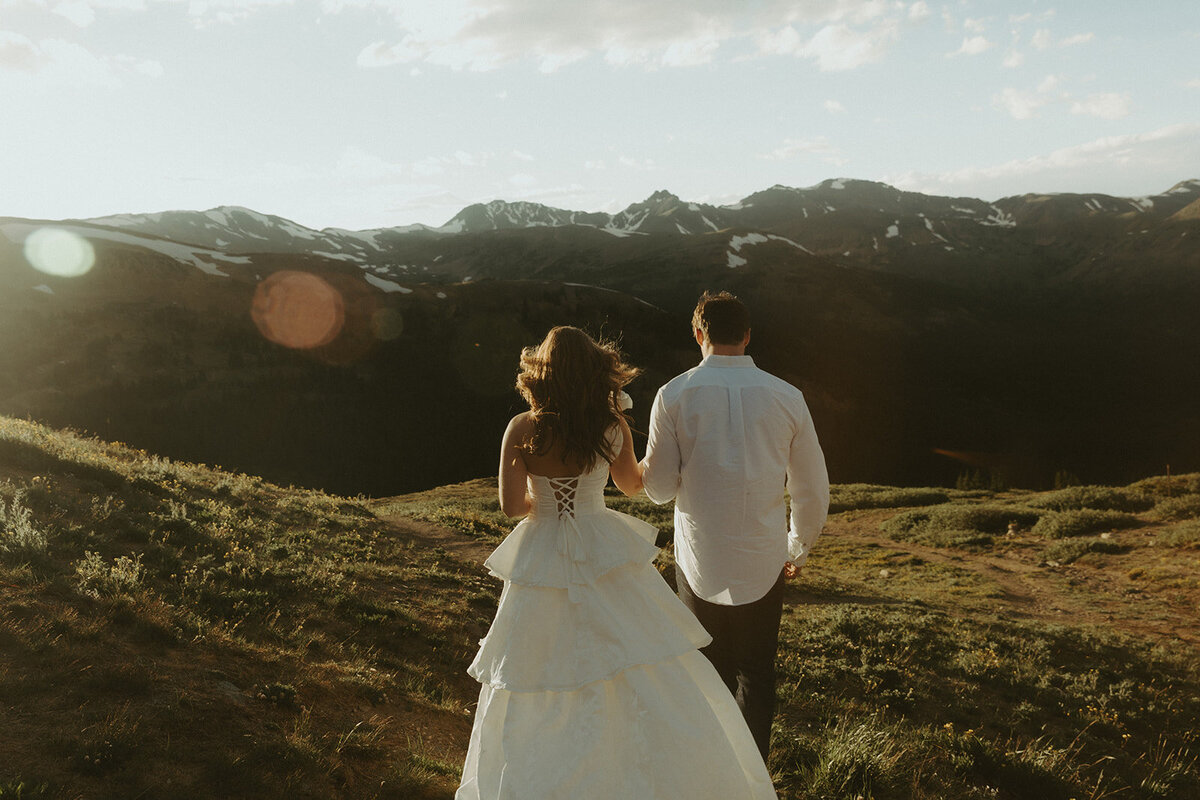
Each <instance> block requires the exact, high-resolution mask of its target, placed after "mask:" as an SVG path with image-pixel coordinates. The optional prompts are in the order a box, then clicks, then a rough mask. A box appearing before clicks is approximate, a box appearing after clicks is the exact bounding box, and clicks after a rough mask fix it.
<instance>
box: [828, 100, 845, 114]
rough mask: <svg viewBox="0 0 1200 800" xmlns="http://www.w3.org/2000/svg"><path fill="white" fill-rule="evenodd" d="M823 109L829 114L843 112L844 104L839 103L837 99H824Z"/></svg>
mask: <svg viewBox="0 0 1200 800" xmlns="http://www.w3.org/2000/svg"><path fill="white" fill-rule="evenodd" d="M825 110H826V111H828V112H829V113H830V114H845V113H846V107H845V106H844V105H842V104H841V103H839V102H838V101H837V100H826V101H825Z"/></svg>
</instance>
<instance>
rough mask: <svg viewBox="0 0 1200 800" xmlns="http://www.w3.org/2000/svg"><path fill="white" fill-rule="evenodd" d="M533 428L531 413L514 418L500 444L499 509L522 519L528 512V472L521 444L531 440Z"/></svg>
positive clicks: (510, 515)
mask: <svg viewBox="0 0 1200 800" xmlns="http://www.w3.org/2000/svg"><path fill="white" fill-rule="evenodd" d="M530 425H531V420H530V419H529V414H528V413H525V414H518V415H517V416H515V417H513V418H512V419H511V420H509V423H508V428H507V429H505V431H504V440H503V441H502V442H501V444H500V510H501V511H503V512H504V514H505V515H506V516H509V517H523V516H525V515H526V514H528V513H529V492H528V488H527V483H526V477H527V475H528V471H527V470H526V468H525V458H524V456H523V455H522V451H521V443H522V442H524V441H525V440H526V438H527V437H528V435H529V433H530V430H529V429H530Z"/></svg>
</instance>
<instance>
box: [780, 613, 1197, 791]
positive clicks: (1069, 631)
mask: <svg viewBox="0 0 1200 800" xmlns="http://www.w3.org/2000/svg"><path fill="white" fill-rule="evenodd" d="M964 611H965V610H964V609H962V608H961V607H959V608H955V609H950V608H947V609H938V608H931V607H929V606H928V605H926V604H916V605H913V604H897V605H891V604H879V605H868V606H857V607H853V606H851V607H847V606H840V605H838V604H833V603H830V604H822V605H817V606H813V605H806V606H804V607H802V608H796V607H793V608H791V609H789V613H788V614H787V615H786V617H785V620H784V626H783V636H782V641H783V648H782V653H781V657H780V667H781V679H782V691H781V700H782V703H781V705H782V708H783V709H784V711H783V713H782V715H781V718H780V720H779V722H778V723H777V728H776V741H775V744H774V745H773V749H774V752H773V756H772V760H771V765H772V768H773V771H774V773H775V776H776V779H777V785H778V786H779V787H780V789H781V790H782V791H781V793H782V794H783V796H785V797H790V798H805V799H807V798H827V797H828V798H834V797H854V796H864V797H875V798H879V799H880V800H882V799H883V798H903V797H921V798H935V797H936V798H940V797H964V798H976V797H978V798H984V797H995V796H1000V797H1021V798H1024V797H1038V798H1063V800H1066V798H1070V797H1080V796H1083V797H1087V796H1108V794H1098V795H1097V794H1093V792H1096V791H1100V790H1103V792H1105V793H1111V794H1112V796H1129V797H1139V798H1149V797H1179V798H1184V797H1193V796H1196V795H1195V794H1194V793H1196V792H1200V773H1198V772H1197V771H1196V760H1195V757H1194V754H1195V753H1197V752H1200V750H1198V748H1197V728H1196V727H1195V722H1196V720H1197V719H1200V694H1197V690H1198V689H1200V673H1198V672H1197V665H1196V661H1195V654H1194V653H1191V654H1180V653H1177V652H1174V651H1173V650H1169V649H1166V648H1163V649H1158V650H1149V651H1147V648H1146V645H1145V643H1143V642H1140V641H1138V640H1135V639H1133V638H1129V637H1123V636H1119V635H1116V634H1113V633H1111V632H1109V631H1106V630H1101V629H1091V628H1076V627H1071V626H1067V625H1051V624H1044V623H1034V622H1015V621H1011V620H1001V619H996V618H992V617H989V616H987V615H984V614H976V613H970V612H969V611H968V612H967V613H964ZM1168 697H1170V698H1173V699H1171V700H1168V699H1167V698H1168ZM1156 781H1157V782H1158V783H1159V784H1160V786H1159V788H1158V789H1157V790H1154V791H1147V790H1146V789H1145V787H1146V786H1149V785H1151V784H1153V783H1154V782H1156ZM1164 791H1165V792H1166V793H1165V794H1163V793H1162V792H1164ZM996 792H998V794H996ZM1156 792H1157V793H1156Z"/></svg>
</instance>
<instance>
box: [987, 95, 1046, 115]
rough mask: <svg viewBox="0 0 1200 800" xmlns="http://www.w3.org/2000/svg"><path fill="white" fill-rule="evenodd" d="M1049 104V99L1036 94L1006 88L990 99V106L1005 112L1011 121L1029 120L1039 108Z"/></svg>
mask: <svg viewBox="0 0 1200 800" xmlns="http://www.w3.org/2000/svg"><path fill="white" fill-rule="evenodd" d="M1049 102H1050V98H1049V97H1047V96H1046V95H1044V94H1040V93H1038V92H1025V91H1021V90H1020V89H1013V88H1012V87H1009V88H1006V89H1004V90H1003V91H1001V92H1000V93H999V94H997V95H994V96H993V97H992V105H994V106H996V107H997V108H1002V109H1004V110H1005V111H1007V112H1008V113H1009V114H1010V115H1011V116H1012V118H1013V119H1031V118H1032V117H1033V115H1034V114H1035V113H1036V112H1037V110H1038V109H1039V108H1041V107H1042V106H1044V105H1046V104H1047V103H1049Z"/></svg>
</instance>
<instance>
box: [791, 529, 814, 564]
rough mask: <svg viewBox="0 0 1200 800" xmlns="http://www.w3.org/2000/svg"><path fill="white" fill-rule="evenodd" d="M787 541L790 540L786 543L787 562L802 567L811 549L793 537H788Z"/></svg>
mask: <svg viewBox="0 0 1200 800" xmlns="http://www.w3.org/2000/svg"><path fill="white" fill-rule="evenodd" d="M788 539H789V540H790V541H789V542H788V561H790V562H792V563H793V564H795V565H796V566H797V567H802V566H804V562H806V561H808V554H809V553H810V552H811V551H812V548H811V547H810V546H809V545H806V544H804V543H803V542H801V541H800V540H799V539H798V538H797V537H795V536H792V535H789V536H788Z"/></svg>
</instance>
